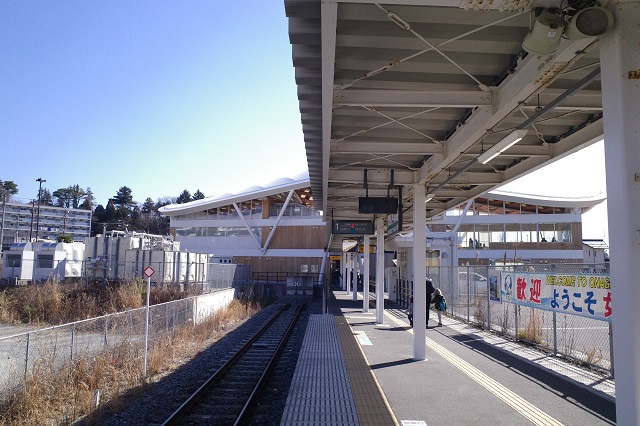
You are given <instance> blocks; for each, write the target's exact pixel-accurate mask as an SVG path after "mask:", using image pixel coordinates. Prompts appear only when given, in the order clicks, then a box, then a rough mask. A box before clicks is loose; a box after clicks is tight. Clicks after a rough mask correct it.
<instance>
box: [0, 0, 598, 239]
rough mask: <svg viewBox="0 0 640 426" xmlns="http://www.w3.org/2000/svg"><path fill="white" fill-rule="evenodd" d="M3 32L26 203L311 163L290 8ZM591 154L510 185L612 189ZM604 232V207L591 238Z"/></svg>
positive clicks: (73, 3) (16, 166)
mask: <svg viewBox="0 0 640 426" xmlns="http://www.w3.org/2000/svg"><path fill="white" fill-rule="evenodd" d="M0 27H1V28H2V37H0V61H1V63H2V66H0V144H1V148H2V152H3V153H5V155H6V157H5V158H3V161H2V168H1V169H0V179H1V180H12V181H14V182H16V183H17V184H18V187H19V190H20V192H19V194H18V198H20V199H23V200H28V199H31V198H35V197H37V192H38V183H37V182H36V179H37V178H39V177H41V178H43V179H46V183H45V184H44V186H45V187H46V188H48V189H49V190H50V191H54V190H55V189H58V188H64V187H68V186H70V185H75V184H78V185H80V186H81V187H83V188H87V187H90V188H91V190H92V191H93V192H94V195H95V196H96V200H97V202H98V203H100V204H103V205H104V204H106V202H107V200H108V199H109V198H110V197H113V196H114V195H115V194H116V192H117V190H118V188H120V187H122V186H128V187H130V188H131V189H132V191H133V197H134V199H135V200H136V201H140V202H142V201H144V200H145V199H146V198H147V197H150V198H151V199H153V200H154V201H155V200H157V199H158V198H159V197H165V196H177V195H179V194H180V192H182V190H184V189H188V190H189V191H190V192H191V193H193V192H195V191H196V190H197V189H199V190H201V191H202V192H203V193H204V194H205V195H219V194H222V193H224V192H233V191H234V190H238V189H242V188H245V187H248V186H253V185H260V184H265V183H268V182H270V181H272V180H275V179H277V178H280V177H285V176H294V175H297V174H299V173H300V172H302V171H304V170H306V168H307V165H306V156H305V151H304V142H303V137H302V131H301V125H300V113H299V110H298V101H297V96H296V87H295V80H294V69H293V65H292V62H291V45H290V44H289V39H288V34H287V19H286V16H285V12H284V2H283V1H281V0H268V1H264V0H252V1H245V2H222V1H216V0H186V1H142V0H136V1H123V0H110V1H108V2H106V1H95V0H82V1H80V0H60V1H44V0H40V1H36V0H31V1H29V0H25V1H8V2H4V3H3V5H2V7H0ZM584 151H585V152H584V153H583V152H581V153H578V154H575V155H573V156H571V157H569V158H568V159H565V160H561V161H559V162H558V163H556V164H554V165H552V166H550V167H549V168H545V169H543V170H542V171H539V172H536V173H534V174H532V175H530V176H527V177H525V178H523V179H521V180H519V181H518V182H517V183H513V184H510V185H508V186H507V187H505V188H503V189H509V190H512V191H519V192H527V193H534V194H541V193H543V194H547V195H575V194H576V193H579V194H581V195H594V194H597V193H598V192H603V193H604V191H605V189H604V161H603V158H604V150H603V148H602V143H599V144H596V145H595V146H594V147H592V148H589V149H588V150H584ZM567 171H571V173H567ZM558 176H562V182H565V183H566V185H563V186H560V185H558ZM604 228H606V206H605V205H601V206H599V207H597V208H595V209H594V211H593V212H590V213H588V214H587V215H586V216H585V235H584V237H585V238H603V237H606V231H604Z"/></svg>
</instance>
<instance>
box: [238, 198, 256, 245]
mask: <svg viewBox="0 0 640 426" xmlns="http://www.w3.org/2000/svg"><path fill="white" fill-rule="evenodd" d="M233 208H234V209H236V212H238V216H239V217H240V219H241V220H242V223H244V226H245V228H247V231H249V234H250V235H251V237H253V241H255V243H256V245H257V246H258V248H262V244H261V243H260V241H259V240H258V237H257V236H256V234H254V233H253V231H252V230H251V227H250V226H249V224H248V223H247V219H245V218H244V215H243V214H242V210H240V207H238V203H233Z"/></svg>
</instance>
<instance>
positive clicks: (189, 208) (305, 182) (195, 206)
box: [158, 171, 310, 216]
mask: <svg viewBox="0 0 640 426" xmlns="http://www.w3.org/2000/svg"><path fill="white" fill-rule="evenodd" d="M308 186H310V181H309V172H308V171H305V172H302V173H300V174H299V175H297V176H294V177H282V178H279V179H276V180H275V181H273V182H270V183H268V184H266V185H265V186H251V187H249V188H245V189H242V190H240V191H238V192H236V193H235V194H232V193H224V194H222V195H216V196H213V197H205V198H203V199H201V200H195V201H190V202H188V203H184V204H170V205H168V206H164V207H160V208H159V209H158V211H159V212H160V213H162V214H164V215H167V216H175V215H179V214H188V213H194V212H199V211H203V210H207V209H212V208H216V207H221V206H226V205H229V204H232V203H241V202H243V201H247V200H253V199H258V198H262V197H267V196H270V195H275V194H280V193H282V192H289V191H291V190H294V189H302V188H305V187H308Z"/></svg>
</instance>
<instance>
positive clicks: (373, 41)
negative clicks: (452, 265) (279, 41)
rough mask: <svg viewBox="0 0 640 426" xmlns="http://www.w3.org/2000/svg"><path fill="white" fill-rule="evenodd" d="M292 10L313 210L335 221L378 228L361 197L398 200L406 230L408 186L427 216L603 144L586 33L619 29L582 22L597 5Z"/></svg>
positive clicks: (303, 4) (522, 1) (440, 4)
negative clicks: (420, 189)
mask: <svg viewBox="0 0 640 426" xmlns="http://www.w3.org/2000/svg"><path fill="white" fill-rule="evenodd" d="M284 3H285V10H286V14H287V17H288V18H289V37H290V42H291V44H292V52H293V65H294V67H295V80H296V83H297V88H298V99H299V104H300V114H301V121H302V126H303V132H304V141H305V146H306V153H307V161H308V168H309V175H310V182H311V188H312V192H313V196H314V207H315V208H316V209H320V210H323V211H324V213H325V218H326V219H327V220H331V219H334V220H335V219H337V220H341V219H351V220H355V219H373V217H374V215H373V214H362V213H359V211H358V210H359V204H358V203H359V198H360V197H364V196H368V197H387V196H390V197H398V196H401V198H402V203H401V205H402V210H403V211H404V212H405V216H404V218H403V219H404V221H403V222H404V226H403V229H404V230H408V229H409V228H411V224H412V218H411V214H412V211H413V208H412V207H413V206H412V204H413V201H412V200H413V194H412V193H411V188H412V185H411V184H414V183H424V184H425V185H426V188H425V191H426V200H427V201H426V204H425V206H426V209H427V218H429V217H432V216H434V215H437V214H440V213H442V212H443V211H446V210H448V209H450V208H452V207H454V206H457V205H460V204H461V203H464V202H465V201H467V200H469V199H471V198H473V197H476V196H479V195H482V194H485V193H486V192H488V191H490V190H492V189H495V188H497V187H499V186H501V185H503V184H505V183H508V182H510V181H513V180H515V179H517V178H518V177H521V176H523V175H525V174H528V173H530V172H531V171H533V170H536V169H539V168H541V167H543V166H545V165H547V164H549V163H551V162H554V161H556V160H558V159H560V158H562V157H564V156H567V155H569V154H571V153H573V152H576V151H577V150H579V149H581V148H583V147H585V146H587V145H590V144H592V143H594V142H597V141H599V140H601V139H602V138H603V119H602V101H601V92H600V86H601V85H600V59H599V58H600V52H599V48H598V38H597V37H592V36H587V34H586V32H587V31H588V29H587V28H586V27H587V24H588V26H589V28H591V27H594V26H595V27H598V26H599V27H598V28H601V30H598V31H607V25H609V24H610V22H607V21H606V19H607V16H606V14H604V13H602V14H601V15H604V18H603V16H600V15H598V13H597V12H601V11H600V10H596V11H595V12H596V14H595V15H593V14H592V15H585V13H584V12H585V10H586V9H590V8H592V7H594V6H598V5H597V4H595V2H593V1H588V0H587V1H577V0H573V1H571V0H570V1H560V0H554V1H550V0H549V1H547V0H545V1H537V0H534V1H528V0H508V1H507V0H388V1H386V2H384V3H374V2H372V1H367V0H350V1H340V0H322V1H320V0H285V1H284ZM560 8H562V10H561V9H560ZM578 16H580V17H581V19H583V21H581V22H582V23H581V24H579V25H577V24H576V21H577V17H578ZM584 18H588V19H587V21H586V22H587V24H585V23H584V22H585V21H584ZM558 19H560V21H559V20H558ZM603 19H604V20H603ZM603 25H604V28H603V27H602V26H603ZM570 27H571V28H572V29H571V30H565V28H570ZM530 29H533V30H534V31H533V33H532V35H531V36H529V38H528V40H527V49H528V51H527V50H525V49H524V48H523V41H525V38H527V36H528V34H529V32H530ZM583 31H584V32H583ZM589 34H593V32H590V33H589ZM540 37H542V38H540ZM516 136H517V137H522V139H521V140H519V141H518V142H517V143H515V144H514V145H512V146H510V147H507V146H508V145H509V144H510V143H511V142H513V141H514V140H515V139H516ZM494 154H496V156H494ZM489 157H493V158H490V159H489ZM487 160H488V161H487ZM572 172H574V171H571V170H568V171H567V173H572ZM328 241H331V245H332V247H331V249H332V250H333V249H335V250H340V249H339V247H340V244H341V242H340V239H339V238H329V239H328Z"/></svg>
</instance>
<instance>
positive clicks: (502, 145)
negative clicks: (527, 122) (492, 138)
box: [478, 130, 527, 164]
mask: <svg viewBox="0 0 640 426" xmlns="http://www.w3.org/2000/svg"><path fill="white" fill-rule="evenodd" d="M526 134H527V131H526V130H514V131H513V132H511V133H509V134H508V135H507V136H505V137H504V138H503V139H502V140H501V141H500V142H498V143H497V144H495V145H493V146H492V147H491V148H489V149H488V150H486V151H485V152H483V153H482V154H480V156H478V161H479V162H481V163H482V164H487V163H488V162H489V161H491V160H493V159H494V158H496V157H497V156H498V155H500V154H502V153H503V152H504V151H506V150H507V149H509V148H511V147H512V146H513V145H515V144H516V143H518V142H520V140H521V139H522V138H524V136H525V135H526Z"/></svg>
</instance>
